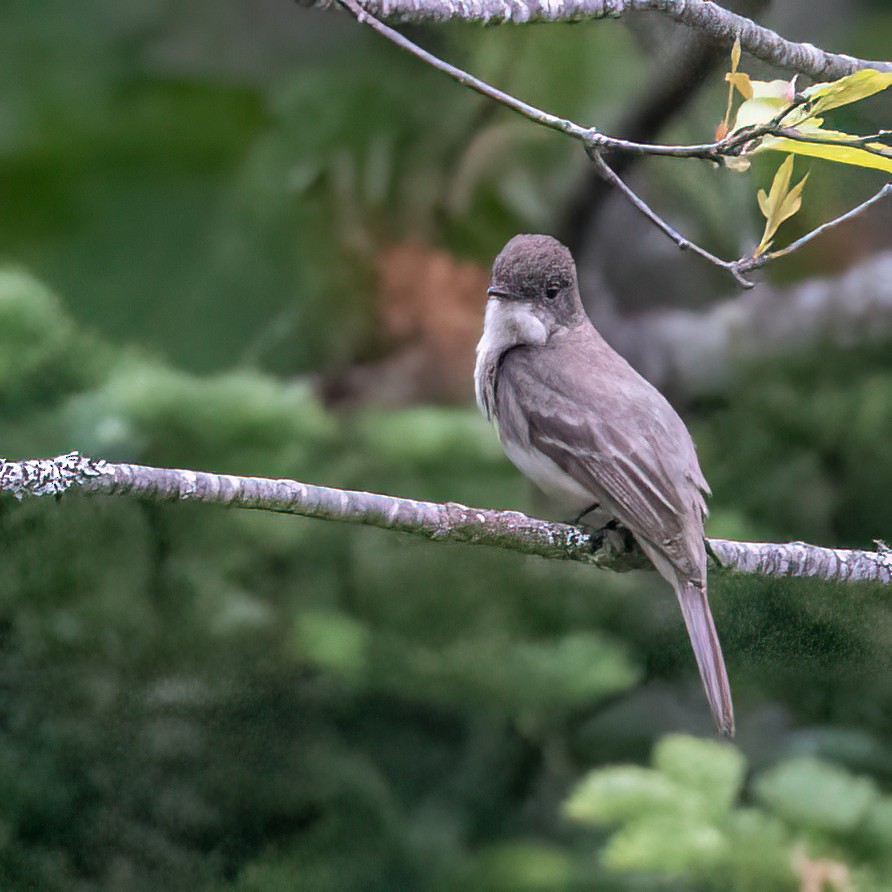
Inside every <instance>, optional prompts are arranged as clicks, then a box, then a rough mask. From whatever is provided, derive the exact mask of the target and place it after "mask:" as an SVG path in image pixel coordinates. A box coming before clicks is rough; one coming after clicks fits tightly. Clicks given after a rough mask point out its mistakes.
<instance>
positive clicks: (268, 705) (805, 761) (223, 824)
mask: <svg viewBox="0 0 892 892" xmlns="http://www.w3.org/2000/svg"><path fill="white" fill-rule="evenodd" d="M798 8H799V9H800V11H801V13H802V16H803V19H802V24H801V26H800V27H799V28H798V29H793V30H795V31H796V33H793V31H792V30H791V31H790V32H789V33H790V36H795V37H801V36H803V34H802V32H803V31H807V30H808V28H809V27H811V25H812V24H813V22H812V20H811V19H810V18H809V14H808V12H807V7H806V6H803V5H801V4H800V6H799V7H798ZM2 18H3V27H2V29H0V72H2V75H0V77H2V84H3V89H2V94H0V235H2V245H0V254H2V261H3V262H2V267H0V452H2V453H3V454H4V455H6V456H7V457H9V458H23V457H34V456H38V455H47V454H55V453H58V452H63V451H68V450H71V449H79V450H81V451H82V452H84V453H86V454H91V455H95V456H101V457H105V458H108V459H113V460H114V459H118V460H127V461H135V462H142V463H147V464H157V465H170V466H180V467H194V468H201V469H206V470H214V471H226V472H232V473H242V474H258V475H272V476H276V475H287V476H291V477H296V478H297V479H301V480H305V481H309V482H314V483H323V484H330V485H337V486H346V487H352V488H362V489H371V490H379V491H382V492H391V493H395V494H400V495H404V496H409V497H416V498H425V499H443V500H455V501H463V502H466V503H469V504H474V505H485V506H492V507H524V506H530V505H531V504H532V503H531V501H530V494H529V491H528V489H527V487H526V485H525V483H524V482H523V480H522V479H521V477H520V475H519V474H518V473H517V472H516V471H515V470H514V469H513V468H512V467H511V466H510V465H509V464H508V462H507V461H506V460H505V459H504V458H503V457H502V454H501V451H500V449H499V447H498V444H497V442H496V437H495V434H494V433H493V432H492V430H491V429H489V428H488V427H487V426H486V425H485V424H484V423H483V421H482V419H480V418H479V417H478V414H477V411H476V409H475V408H474V407H473V405H472V404H471V399H470V385H469V382H470V378H471V372H472V370H471V366H470V362H471V360H470V358H469V357H470V353H469V350H471V349H472V347H473V340H469V338H472V337H473V336H475V334H476V331H477V327H478V326H479V314H480V312H481V309H482V306H481V305H482V301H483V296H482V291H480V290H479V289H478V287H477V283H478V281H479V277H480V276H485V272H483V271H481V270H485V267H486V266H487V265H488V263H489V262H490V260H491V258H492V256H493V254H494V253H495V252H496V251H497V250H498V249H499V247H500V246H501V244H502V243H503V242H504V241H505V240H506V239H507V238H508V237H509V236H511V235H512V234H514V233H515V232H517V231H522V230H523V231H529V230H533V231H537V230H538V231H543V230H544V231H553V230H554V229H555V227H556V226H557V225H558V221H559V220H560V219H561V217H562V213H561V212H562V208H563V207H564V206H566V205H567V204H568V203H569V201H570V200H571V198H572V196H573V194H574V191H575V190H576V189H578V187H579V183H580V181H581V179H582V178H584V177H585V175H586V167H585V163H584V160H583V159H582V158H581V157H580V155H581V153H580V152H579V151H578V150H577V148H576V147H575V146H574V145H572V144H570V143H569V141H566V140H563V139H561V138H560V137H559V136H557V135H554V134H549V133H547V132H546V131H540V130H537V129H536V128H534V127H532V125H527V124H525V123H524V122H522V121H520V120H519V119H515V118H512V117H511V116H510V115H508V114H507V113H502V112H499V111H495V110H493V109H492V108H491V107H490V106H488V105H487V104H486V103H485V102H483V101H482V100H480V99H478V98H477V97H476V96H474V95H471V94H469V93H467V92H465V91H463V90H461V89H460V88H459V87H457V86H455V85H453V84H451V83H450V82H448V81H447V80H446V79H444V78H443V77H441V76H439V75H437V74H435V73H434V72H432V71H428V70H426V69H425V68H424V67H423V66H422V65H421V64H420V63H418V62H416V61H415V60H413V59H411V58H410V57H408V56H406V55H404V54H401V53H400V52H398V51H397V50H395V49H394V48H393V47H391V46H389V45H387V44H385V43H383V42H382V41H381V40H380V39H379V38H377V37H376V36H375V35H373V34H371V33H369V32H366V31H364V30H362V29H360V28H359V27H358V26H356V25H355V24H354V23H352V22H351V21H349V20H348V19H347V18H346V17H345V16H342V15H338V14H336V13H334V12H330V13H322V12H318V11H310V10H306V9H301V8H299V7H297V6H295V5H292V4H291V3H289V2H286V0H252V2H247V0H246V2H242V3H235V2H233V3H220V2H216V3H212V2H210V0H188V2H185V3H177V4H174V3H171V2H167V0H132V2H129V3H126V4H121V3H113V2H110V0H87V2H82V3H79V4H70V3H61V2H57V0H43V2H41V3H34V2H31V0H6V2H4V3H3V13H2ZM826 27H827V28H828V29H829V30H827V31H825V32H823V33H821V34H819V35H816V39H817V37H822V38H824V39H826V42H827V44H828V45H829V46H832V47H833V48H839V49H844V50H845V51H847V52H850V53H853V54H863V55H867V56H874V57H880V58H888V55H889V45H888V40H886V41H885V45H883V43H882V42H881V41H880V40H879V37H878V35H886V37H888V34H889V33H890V28H892V16H890V13H889V11H888V9H887V7H886V5H885V4H884V3H882V2H875V3H873V4H870V3H861V4H851V5H850V6H849V7H847V8H846V9H845V10H844V11H842V12H839V14H838V15H837V17H836V18H835V19H832V20H831V25H828V26H826ZM407 30H408V31H409V33H411V34H412V35H413V36H415V37H417V38H418V39H419V40H420V41H421V42H423V43H424V44H425V45H426V46H427V47H429V48H431V49H433V50H435V51H438V52H441V53H443V54H444V55H445V56H446V57H448V58H450V59H452V60H454V61H456V62H457V63H459V64H462V65H464V66H465V67H467V68H468V69H470V70H473V71H474V72H475V73H477V74H479V75H481V76H483V77H488V78H492V79H494V80H495V81H497V82H498V83H499V85H501V86H503V87H505V88H507V89H510V90H513V91H516V92H517V93H518V94H519V95H521V96H523V97H524V98H526V99H527V100H529V101H530V102H533V103H537V104H540V105H542V106H544V107H547V108H549V109H550V110H552V111H554V112H556V113H560V114H566V115H568V116H573V117H575V118H576V119H578V120H588V121H592V122H597V123H598V124H599V126H602V127H603V128H604V129H607V130H610V129H611V127H612V126H613V125H615V124H616V122H617V121H619V120H621V119H622V117H623V115H624V113H625V112H626V111H627V109H628V108H629V107H631V106H633V105H634V103H635V102H636V101H638V99H639V98H640V97H641V95H642V94H643V93H644V92H646V91H647V89H648V85H649V84H651V83H653V79H654V78H659V77H660V74H661V70H660V65H661V57H660V55H659V53H652V52H648V49H647V47H648V40H649V39H651V40H652V39H653V38H652V37H650V38H649V37H648V35H647V34H642V33H640V32H636V33H633V32H631V31H630V30H628V29H627V28H626V27H625V25H624V24H622V23H616V22H605V23H600V24H597V25H586V26H566V27H564V26H558V27H548V28H545V27H542V28H531V29H526V30H524V29H512V28H498V29H480V28H473V27H457V26H449V27H441V28H424V29H421V28H413V29H407ZM805 36H810V34H806V35H805ZM749 70H754V71H757V72H758V68H757V66H750V69H749ZM724 96H725V90H724V86H723V84H722V80H721V68H720V69H718V70H717V71H716V73H715V75H714V76H713V77H712V78H711V80H710V82H709V85H708V86H707V87H706V88H705V89H704V90H703V92H702V93H701V94H700V95H699V96H698V97H697V99H696V101H695V102H694V103H693V104H692V105H691V106H690V107H689V108H688V109H687V110H686V111H685V113H684V114H683V115H681V116H680V117H679V118H678V120H676V121H674V122H673V124H672V128H671V135H672V137H673V138H674V137H680V138H691V139H697V140H701V139H704V138H708V136H709V134H710V133H711V131H712V128H713V127H714V126H715V123H717V121H718V120H719V119H720V118H721V116H722V114H723V111H724ZM877 108H881V106H877V105H874V106H870V108H869V109H868V110H867V111H864V112H861V111H856V110H852V111H850V112H849V113H848V115H849V116H848V118H847V119H846V120H845V121H842V122H841V123H842V124H844V125H845V126H848V127H852V128H862V129H863V128H871V127H872V128H873V129H877V128H878V127H880V126H888V118H885V119H881V120H879V123H878V122H877V120H876V119H875V118H871V115H872V114H873V115H874V116H876V115H877V112H876V109H877ZM871 109H873V111H871ZM859 116H860V117H859ZM880 117H881V116H880ZM865 132H866V131H865ZM771 172H772V171H771V170H769V169H767V168H766V169H765V170H763V171H760V170H756V171H755V177H754V178H747V177H741V176H740V175H732V174H723V176H724V177H725V178H724V179H721V180H720V179H719V178H718V177H717V176H716V175H715V173H714V172H709V171H706V172H704V171H702V170H700V169H699V167H698V168H696V169H695V168H694V167H693V166H684V165H682V166H681V167H678V168H672V167H667V165H666V163H665V162H664V163H663V164H659V163H658V164H656V165H655V166H654V167H653V170H652V171H651V168H650V167H648V166H646V165H645V166H644V167H643V168H642V169H641V170H640V171H639V172H638V174H637V175H638V176H640V177H641V178H642V179H641V182H642V183H643V184H644V187H645V188H646V189H649V190H650V194H652V195H653V196H655V198H656V199H657V200H659V201H662V202H663V207H664V208H665V209H666V210H667V212H669V213H670V214H672V213H675V214H677V215H679V216H680V218H681V219H683V220H687V221H688V224H689V225H690V227H691V228H692V234H695V235H696V234H700V235H702V236H703V239H704V241H707V242H708V244H709V245H710V246H711V247H714V248H715V249H716V250H719V249H724V250H725V252H726V253H733V252H734V250H735V249H736V246H738V245H740V244H741V243H749V244H750V245H751V244H753V243H755V241H757V240H758V237H759V234H760V231H761V224H760V222H759V219H758V212H757V209H756V206H755V200H754V191H755V185H757V184H758V185H764V184H765V182H766V181H767V180H768V179H770V175H771ZM698 177H699V179H698ZM812 177H813V180H812V183H813V186H812V194H813V196H814V198H813V200H809V199H807V203H806V207H805V208H804V210H803V214H802V216H803V219H802V221H797V222H796V223H795V224H794V225H792V224H791V229H790V233H788V235H791V234H795V230H796V227H797V226H798V227H800V229H799V231H805V229H806V228H807V227H808V226H809V225H816V224H817V223H819V222H821V221H822V220H824V219H827V218H828V217H829V216H831V215H832V214H834V213H837V212H839V211H841V210H843V209H845V207H847V206H849V205H851V204H853V203H854V202H855V201H856V200H858V199H860V198H862V197H865V196H866V195H868V194H870V192H871V191H874V190H875V189H876V188H877V187H878V185H879V183H880V181H878V179H877V178H876V176H872V175H871V174H862V173H860V172H855V173H840V172H838V171H835V170H833V169H831V168H829V167H822V166H821V165H819V164H816V165H815V166H814V169H813V173H812ZM871 219H874V218H871ZM871 226H873V228H871ZM887 235H888V234H887V233H886V234H884V233H883V232H882V231H880V232H877V228H876V224H875V223H874V224H870V223H861V224H856V225H855V226H853V227H852V228H850V229H848V230H840V233H839V234H838V235H837V236H836V237H835V240H832V241H830V242H827V243H825V244H824V245H823V246H821V247H820V248H819V249H816V250H815V251H812V252H807V253H804V254H803V255H801V256H800V257H797V258H796V259H795V260H791V261H789V262H785V263H784V264H782V265H779V266H778V268H777V269H776V270H771V271H770V272H768V273H767V275H768V277H769V278H770V279H774V280H775V281H790V280H795V279H798V278H803V277H805V276H807V275H809V274H813V273H814V272H815V271H818V272H821V273H825V272H828V271H830V272H832V271H834V270H835V269H839V268H842V266H844V264H845V262H847V261H848V260H851V259H852V258H858V257H860V256H863V255H864V254H865V253H866V252H868V251H870V250H875V249H877V248H880V247H882V246H883V243H884V239H886V238H887ZM885 244H886V247H888V241H886V243H885ZM679 263H680V264H681V265H680V266H679V276H681V277H682V279H683V277H684V276H686V275H688V273H687V272H686V270H689V269H691V267H690V266H689V265H690V264H696V263H697V261H696V260H695V259H692V258H689V257H684V258H682V259H681V260H680V261H679ZM698 275H699V273H698ZM484 281H485V279H484ZM456 283H457V284H456ZM415 286H417V290H416V291H413V287H415ZM631 287H633V288H634V283H633V284H632V286H631ZM715 288H716V292H715V293H714V294H713V295H706V296H707V297H709V296H715V294H718V293H727V291H728V285H727V283H725V282H724V281H723V280H722V281H721V284H720V285H716V286H715ZM407 295H408V296H407ZM704 299H705V298H704V295H703V294H699V295H695V294H692V295H691V301H692V302H696V303H702V302H703V301H704ZM739 299H740V300H745V299H746V298H745V297H740V298H739ZM401 301H403V302H402V303H401ZM651 303H652V304H653V305H657V304H659V297H658V296H655V297H654V298H653V299H652V301H651ZM431 357H434V359H435V361H432V360H431ZM394 375H396V376H397V378H398V379H399V380H400V381H401V382H403V383H402V384H400V385H399V386H394V384H393V380H392V378H393V376H394ZM408 379H411V384H412V386H411V387H410V388H408V392H407V387H406V386H405V381H406V380H408ZM680 406H681V408H683V409H684V411H685V414H686V417H687V419H688V420H689V422H690V424H691V427H692V430H693V432H694V436H695V439H696V440H697V442H698V445H699V449H700V455H701V460H702V464H703V468H704V472H705V473H706V476H707V478H708V479H709V480H710V482H711V484H712V487H713V490H714V491H715V494H716V495H715V498H714V499H713V518H712V521H711V527H710V530H711V532H712V533H713V534H715V535H726V536H731V537H734V536H736V537H742V538H761V539H768V540H784V539H805V540H813V541H819V542H822V543H826V544H832V545H840V546H843V545H852V546H856V547H871V540H872V539H874V538H876V537H882V536H886V537H889V538H892V502H890V498H889V493H890V492H892V448H890V445H889V444H890V443H892V361H890V352H889V344H888V343H879V344H877V343H873V344H871V345H870V346H864V345H858V344H856V345H854V346H852V347H851V348H850V349H846V350H841V349H829V348H823V347H822V348H821V349H820V350H815V351H814V352H813V353H807V354H802V355H796V356H792V357H787V358H785V359H784V360H783V361H781V360H777V361H771V362H766V363H765V364H763V365H760V366H759V367H753V368H749V369H746V370H744V371H743V372H742V373H741V374H740V375H739V376H738V377H737V378H736V379H735V381H734V384H733V386H732V387H730V388H729V389H728V392H727V393H719V394H713V395H711V396H710V397H709V399H708V400H700V401H699V402H691V401H687V402H685V400H684V399H683V398H682V400H681V402H680ZM710 585H711V592H712V593H713V594H712V602H713V605H714V611H715V615H716V621H717V625H718V627H719V629H720V630H721V635H722V639H723V643H724V649H725V654H726V657H727V661H728V669H729V674H730V676H731V679H732V685H733V688H734V693H735V699H736V704H737V710H738V728H739V735H738V739H737V740H736V741H735V743H734V744H733V745H732V744H723V743H719V742H718V741H716V740H714V739H713V738H712V732H711V723H710V720H709V717H708V714H707V709H706V705H705V701H704V698H703V695H702V692H701V690H700V686H699V682H698V679H697V676H696V669H695V667H694V662H693V659H692V655H691V653H690V648H689V645H688V643H687V639H686V636H685V633H684V630H683V627H682V624H681V622H680V616H679V615H678V612H677V608H676V606H675V604H674V600H673V599H672V598H671V596H670V595H669V594H668V592H667V591H666V589H665V586H664V585H663V584H662V583H661V581H660V580H659V579H658V578H656V577H655V574H643V573H635V574H630V575H628V576H613V575H609V574H603V573H595V572H593V571H591V570H589V569H587V568H584V567H576V566H562V565H559V564H557V563H553V562H545V561H538V560H535V559H525V558H522V557H519V556H516V555H511V554H503V553H499V552H495V551H487V550H475V549H472V548H461V547H453V546H443V545H431V544H428V543H425V542H422V541H415V540H412V539H409V538H406V537H402V536H399V535H395V534H388V533H384V532H381V531H377V530H372V529H363V528H358V527H352V526H349V527H348V526H340V525H335V524H326V523H322V522H319V521H311V520H303V519H297V518H292V517H280V516H267V515H264V514H262V513H259V512H257V513H252V512H237V511H223V510H219V509H216V508H212V507H202V506H195V505H151V504H143V503H140V502H138V501H130V500H125V499H114V500H105V499H90V500H87V499H79V498H64V499H62V500H61V501H60V502H58V503H52V502H48V503H38V502H24V503H17V502H15V501H14V500H12V499H8V498H4V499H2V500H0V888H2V889H3V890H26V889H27V890H44V889H46V890H56V889H58V890H119V889H120V890H157V889H168V890H179V889H183V890H186V889H189V890H217V889H219V890H224V889H232V890H242V892H248V890H251V892H267V890H270V892H272V890H286V889H287V890H291V889H301V890H312V892H315V890H320V892H327V890H332V892H335V890H338V892H340V890H412V889H424V890H427V889H444V890H447V889H453V888H459V887H461V888H467V889H480V890H485V889H494V890H495V889H499V890H501V889H512V890H513V889H555V890H560V889H568V890H569V889H573V890H581V889H598V890H601V889H617V890H626V889H628V890H645V889H646V890H654V889H658V890H688V889H725V890H728V889H753V890H755V889H770V890H773V889H778V890H787V889H790V890H795V889H800V888H802V889H808V888H815V889H817V888H828V889H829V888H836V889H849V888H853V889H858V890H881V889H890V888H892V673H890V670H892V605H890V594H889V591H888V590H887V589H884V588H882V587H879V586H867V585H851V586H841V585H832V584H824V583H819V582H812V581H778V580H768V579H758V578H755V579H754V578H743V577H739V578H738V577H734V576H732V575H729V574H725V573H720V572H715V573H713V574H712V575H711V578H710ZM824 881H826V883H827V885H826V886H819V885H814V884H815V883H816V882H822V883H823V882H824ZM809 882H811V883H812V886H808V885H807V883H809Z"/></svg>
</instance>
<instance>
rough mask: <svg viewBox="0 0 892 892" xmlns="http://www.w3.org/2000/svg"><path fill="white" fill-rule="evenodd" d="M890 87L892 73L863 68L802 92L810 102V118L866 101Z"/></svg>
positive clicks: (814, 85) (891, 84)
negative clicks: (860, 100)
mask: <svg viewBox="0 0 892 892" xmlns="http://www.w3.org/2000/svg"><path fill="white" fill-rule="evenodd" d="M890 86H892V71H877V70H876V69H875V68H863V69H861V71H856V72H855V73H854V74H849V75H847V76H846V77H841V78H840V79H839V80H836V81H830V82H829V83H821V84H812V86H810V87H809V88H808V89H807V90H803V91H802V95H803V96H805V97H806V99H808V100H809V103H810V108H809V111H808V114H809V117H813V116H814V115H819V114H821V112H825V111H827V110H828V109H831V108H839V106H841V105H849V104H850V103H852V102H857V101H858V100H859V99H866V98H867V97H868V96H873V94H874V93H879V92H880V91H881V90H885V89H886V88H887V87H890Z"/></svg>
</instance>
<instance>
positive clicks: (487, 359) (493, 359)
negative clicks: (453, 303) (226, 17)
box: [474, 298, 548, 419]
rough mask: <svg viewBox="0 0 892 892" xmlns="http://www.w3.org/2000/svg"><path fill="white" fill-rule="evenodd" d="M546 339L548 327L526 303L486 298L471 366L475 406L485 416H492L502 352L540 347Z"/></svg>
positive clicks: (530, 305)
mask: <svg viewBox="0 0 892 892" xmlns="http://www.w3.org/2000/svg"><path fill="white" fill-rule="evenodd" d="M547 341H548V329H547V328H546V326H545V323H544V322H543V321H542V320H541V319H540V318H539V317H538V316H537V315H536V313H535V311H534V310H533V306H532V304H531V303H530V302H528V301H524V300H499V299H498V298H490V299H489V301H488V303H487V304H486V319H485V321H484V323H483V335H482V337H481V338H480V343H479V344H477V365H476V368H475V369H474V389H475V391H476V394H477V405H478V406H480V411H481V412H483V414H484V415H485V416H486V417H487V418H488V419H491V418H492V416H493V409H494V402H495V388H496V372H497V371H498V366H499V360H500V359H501V357H502V354H503V353H505V351H506V350H510V349H511V348H512V347H520V346H522V345H530V346H537V347H541V346H542V345H544V344H545V343H546V342H547Z"/></svg>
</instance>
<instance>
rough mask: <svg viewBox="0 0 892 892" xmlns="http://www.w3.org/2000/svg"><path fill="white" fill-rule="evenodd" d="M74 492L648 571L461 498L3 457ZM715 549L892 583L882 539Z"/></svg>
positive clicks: (10, 486)
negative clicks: (268, 514)
mask: <svg viewBox="0 0 892 892" xmlns="http://www.w3.org/2000/svg"><path fill="white" fill-rule="evenodd" d="M67 491H79V492H82V493H87V494H93V495H131V496H136V497H138V498H142V499H148V500H151V501H158V502H165V501H175V500H183V501H199V502H214V503H216V504H220V505H226V506H229V507H236V508H255V509H262V510H266V511H278V512H282V513H286V514H298V515H302V516H304V517H316V518H319V519H321V520H340V521H344V522H347V523H361V524H366V525H368V526H375V527H380V528H382V529H388V530H397V531H399V532H403V533H412V534H413V535H417V536H423V537H424V538H426V539H430V540H431V541H433V542H461V543H464V544H468V545H490V546H493V547H496V548H504V549H506V550H509V551H517V552H521V553H522V554H533V555H538V556H539V557H544V558H551V559H553V560H571V561H581V562H583V563H587V564H594V565H595V566H598V567H601V568H603V569H611V570H634V569H642V568H646V567H648V566H649V564H648V562H647V560H646V558H645V557H644V555H643V554H642V553H641V552H640V551H639V550H638V549H637V548H636V547H635V546H634V544H633V543H632V542H631V541H630V540H629V538H628V537H621V536H617V535H611V534H609V533H608V534H604V533H603V532H601V531H592V530H589V529H586V528H585V527H577V526H570V525H568V524H562V523H552V522H549V521H544V520H538V519H536V518H533V517H528V516H527V515H525V514H521V513H520V512H519V511H493V510H490V509H484V508H469V507H467V506H465V505H459V504H457V503H454V502H448V503H440V502H419V501H415V500H414V499H401V498H397V497H395V496H386V495H380V494H378V493H369V492H357V491H353V490H344V489H334V488H331V487H326V486H313V485H311V484H307V483H298V482H297V481H296V480H275V479H271V478H266V477H234V476H231V475H223V474H209V473H206V472H203V471H182V470H173V469H169V468H151V467H146V466H144V465H126V464H111V463H108V462H105V461H101V460H100V461H96V460H94V459H90V458H85V457H83V456H80V455H78V454H77V453H76V452H73V453H70V454H68V455H61V456H58V457H57V458H54V459H38V460H31V461H21V462H8V461H5V460H2V459H0V492H9V493H12V494H13V495H15V496H16V497H17V498H22V497H24V496H25V495H33V496H45V495H57V496H58V495H61V494H62V493H63V492H67ZM709 544H710V546H711V548H712V551H713V553H714V554H715V555H716V556H717V558H718V559H719V560H720V561H721V562H722V563H723V565H725V566H727V567H731V568H734V569H736V570H739V571H740V572H744V573H758V574H762V575H769V576H817V577H820V578H823V579H835V580H842V581H846V582H854V581H869V582H883V583H887V584H888V583H892V550H890V549H888V548H886V547H885V546H884V545H881V544H879V543H878V550H877V551H876V552H868V551H851V550H847V549H834V548H821V547H818V546H815V545H807V544H805V543H804V542H791V543H788V544H785V545H780V544H771V543H758V542H731V541H728V540H726V539H710V540H709Z"/></svg>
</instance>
